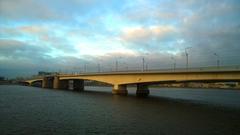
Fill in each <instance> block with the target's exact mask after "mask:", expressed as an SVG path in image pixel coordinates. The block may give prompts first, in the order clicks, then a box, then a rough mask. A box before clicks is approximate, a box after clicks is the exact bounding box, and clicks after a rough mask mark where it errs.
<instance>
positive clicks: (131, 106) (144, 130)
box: [0, 85, 240, 135]
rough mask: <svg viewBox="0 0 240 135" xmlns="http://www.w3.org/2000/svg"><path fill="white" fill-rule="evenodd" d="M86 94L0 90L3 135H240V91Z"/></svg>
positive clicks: (100, 90)
mask: <svg viewBox="0 0 240 135" xmlns="http://www.w3.org/2000/svg"><path fill="white" fill-rule="evenodd" d="M85 89H86V90H85V91H84V92H75V91H67V90H52V89H42V88H36V87H26V86H17V85H16V86H15V85H0V134H1V135H78V134H79V135H85V134H86V135H230V134H231V135H239V133H240V91H238V90H219V89H186V88H150V96H149V97H147V98H138V97H136V96H135V88H128V91H129V95H128V96H118V95H112V94H111V88H110V87H85Z"/></svg>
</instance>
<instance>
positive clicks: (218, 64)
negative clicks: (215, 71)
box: [214, 53, 220, 68]
mask: <svg viewBox="0 0 240 135" xmlns="http://www.w3.org/2000/svg"><path fill="white" fill-rule="evenodd" d="M214 55H215V56H216V58H217V68H219V66H220V60H219V55H218V54H217V53H214Z"/></svg>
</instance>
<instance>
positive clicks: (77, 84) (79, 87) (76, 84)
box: [73, 79, 84, 91]
mask: <svg viewBox="0 0 240 135" xmlns="http://www.w3.org/2000/svg"><path fill="white" fill-rule="evenodd" d="M73 90H76V91H84V80H80V79H77V80H73Z"/></svg>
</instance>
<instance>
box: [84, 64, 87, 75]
mask: <svg viewBox="0 0 240 135" xmlns="http://www.w3.org/2000/svg"><path fill="white" fill-rule="evenodd" d="M86 72H87V64H86V63H84V73H86Z"/></svg>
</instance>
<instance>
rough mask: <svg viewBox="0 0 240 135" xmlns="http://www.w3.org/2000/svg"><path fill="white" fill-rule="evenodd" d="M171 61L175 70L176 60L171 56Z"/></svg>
mask: <svg viewBox="0 0 240 135" xmlns="http://www.w3.org/2000/svg"><path fill="white" fill-rule="evenodd" d="M171 59H172V60H173V70H174V71H175V70H176V59H175V58H174V57H173V56H172V57H171Z"/></svg>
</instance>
